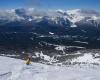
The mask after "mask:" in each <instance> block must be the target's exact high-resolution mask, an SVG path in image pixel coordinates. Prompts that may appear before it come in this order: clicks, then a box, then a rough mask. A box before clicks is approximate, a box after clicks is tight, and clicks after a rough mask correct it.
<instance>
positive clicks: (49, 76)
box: [0, 56, 100, 80]
mask: <svg viewBox="0 0 100 80" xmlns="http://www.w3.org/2000/svg"><path fill="white" fill-rule="evenodd" d="M99 67H100V66H98V67H93V66H92V67H90V66H89V67H84V68H82V67H79V65H77V66H74V67H73V66H69V67H65V66H52V65H45V64H40V63H32V64H31V65H29V66H27V65H25V62H24V61H23V60H19V59H13V58H8V57H3V56H0V80H100V68H99Z"/></svg>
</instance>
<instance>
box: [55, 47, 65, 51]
mask: <svg viewBox="0 0 100 80" xmlns="http://www.w3.org/2000/svg"><path fill="white" fill-rule="evenodd" d="M55 49H56V50H59V51H63V50H64V49H65V46H57V47H56V48H55Z"/></svg>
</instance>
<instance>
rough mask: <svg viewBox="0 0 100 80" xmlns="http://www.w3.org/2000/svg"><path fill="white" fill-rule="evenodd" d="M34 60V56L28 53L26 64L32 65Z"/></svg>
mask: <svg viewBox="0 0 100 80" xmlns="http://www.w3.org/2000/svg"><path fill="white" fill-rule="evenodd" d="M31 61H32V56H30V55H28V57H27V60H26V65H30V64H31Z"/></svg>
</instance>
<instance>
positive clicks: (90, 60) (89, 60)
mask: <svg viewBox="0 0 100 80" xmlns="http://www.w3.org/2000/svg"><path fill="white" fill-rule="evenodd" d="M96 55H97V54H96ZM72 62H79V63H90V64H92V63H97V64H100V59H99V58H94V57H93V55H92V54H91V53H87V54H84V55H83V56H81V57H78V58H76V59H73V60H72Z"/></svg>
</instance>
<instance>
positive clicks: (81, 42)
mask: <svg viewBox="0 0 100 80" xmlns="http://www.w3.org/2000/svg"><path fill="white" fill-rule="evenodd" d="M74 42H76V43H83V44H88V42H82V41H74Z"/></svg>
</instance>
